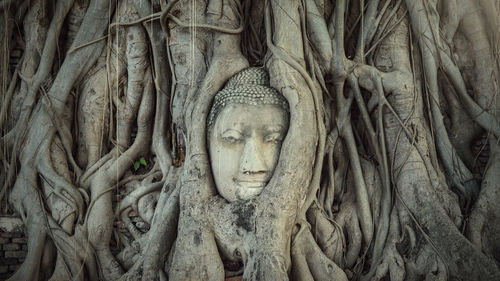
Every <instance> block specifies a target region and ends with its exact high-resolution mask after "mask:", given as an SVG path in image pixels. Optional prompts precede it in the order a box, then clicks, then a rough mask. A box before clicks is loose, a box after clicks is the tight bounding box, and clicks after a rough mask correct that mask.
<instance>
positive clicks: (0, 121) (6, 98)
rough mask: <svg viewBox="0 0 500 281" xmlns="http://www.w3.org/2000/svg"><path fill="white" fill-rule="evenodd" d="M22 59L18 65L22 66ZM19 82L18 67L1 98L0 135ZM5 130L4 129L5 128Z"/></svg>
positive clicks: (0, 146)
mask: <svg viewBox="0 0 500 281" xmlns="http://www.w3.org/2000/svg"><path fill="white" fill-rule="evenodd" d="M22 61H23V60H22V59H21V61H20V62H19V65H21V64H22ZM18 80H19V67H18V68H16V70H15V71H14V74H13V75H12V80H11V81H10V84H9V88H8V89H7V92H6V93H5V95H3V96H2V105H1V107H2V108H1V110H0V133H1V132H2V130H3V129H4V122H6V121H7V112H8V110H9V105H10V101H11V100H12V97H13V96H14V92H15V89H16V86H17V81H18ZM5 129H6V128H5ZM2 147H3V145H0V149H1V148H2Z"/></svg>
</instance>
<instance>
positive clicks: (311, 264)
mask: <svg viewBox="0 0 500 281" xmlns="http://www.w3.org/2000/svg"><path fill="white" fill-rule="evenodd" d="M293 262H295V264H293V272H292V276H293V278H294V280H295V279H296V280H332V279H333V280H345V281H347V276H346V275H345V273H344V271H342V269H341V268H340V267H339V266H338V265H337V264H335V263H334V262H332V261H331V260H330V259H329V258H328V257H327V256H325V255H324V254H323V252H322V251H321V249H320V247H318V245H317V244H316V243H315V240H314V237H313V235H312V233H311V230H310V229H309V227H308V226H306V225H303V226H301V229H300V230H299V232H298V233H297V234H296V236H295V238H294V239H293V242H292V263H293Z"/></svg>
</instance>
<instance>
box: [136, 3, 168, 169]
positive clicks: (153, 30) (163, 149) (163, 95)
mask: <svg viewBox="0 0 500 281" xmlns="http://www.w3.org/2000/svg"><path fill="white" fill-rule="evenodd" d="M133 4H134V6H135V8H136V10H137V11H138V12H139V14H140V16H141V17H143V18H144V17H146V16H147V15H148V14H149V13H150V11H152V7H151V5H150V4H149V2H145V1H139V0H134V1H133ZM144 27H145V28H146V31H147V32H148V35H149V39H150V41H151V49H152V55H153V56H152V57H153V70H154V72H153V73H154V77H153V78H154V82H155V87H156V92H157V94H156V111H155V121H154V128H153V145H152V150H153V152H154V153H155V154H156V156H157V157H158V162H159V163H160V169H161V171H162V173H163V177H164V178H166V177H167V173H168V171H169V169H170V167H171V166H172V157H171V152H170V149H169V148H168V143H167V140H168V132H167V128H168V123H169V114H170V111H169V110H167V108H169V105H170V99H171V98H170V96H171V94H173V93H174V90H175V89H174V87H173V86H174V83H173V82H174V81H173V80H175V78H174V77H173V73H172V71H171V69H170V68H169V65H170V64H171V63H172V61H171V58H170V57H169V55H168V53H169V50H168V48H169V47H168V46H169V42H168V38H167V37H166V36H165V33H163V32H162V30H161V25H160V23H159V22H158V21H155V22H153V23H148V24H145V25H144ZM165 46H167V48H165ZM165 61H168V62H169V63H168V64H167V63H165ZM171 86H172V89H169V88H170V87H171Z"/></svg>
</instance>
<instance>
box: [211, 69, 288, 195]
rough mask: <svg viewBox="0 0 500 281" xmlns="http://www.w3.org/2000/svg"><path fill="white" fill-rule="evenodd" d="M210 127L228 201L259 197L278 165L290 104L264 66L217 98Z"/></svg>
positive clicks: (216, 169) (216, 172)
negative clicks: (273, 83)
mask: <svg viewBox="0 0 500 281" xmlns="http://www.w3.org/2000/svg"><path fill="white" fill-rule="evenodd" d="M207 125H208V150H209V153H210V165H211V167H212V173H213V177H214V181H215V185H216V187H217V191H218V192H219V194H220V195H221V196H222V197H224V198H225V199H226V200H228V201H229V202H234V201H238V200H249V199H251V198H254V197H256V196H258V195H259V194H260V193H261V192H262V190H263V189H264V188H265V186H266V185H267V183H268V182H269V180H270V179H271V177H272V175H273V173H274V169H275V167H276V164H277V163H278V159H279V155H280V149H281V143H282V141H283V139H284V137H285V135H286V133H287V130H288V103H287V102H286V100H285V99H284V98H283V96H282V95H281V94H280V93H278V92H277V91H276V90H275V89H274V88H271V87H270V86H269V77H268V74H267V72H266V71H265V70H263V69H262V68H247V69H245V70H243V71H241V72H240V73H238V74H236V75H235V76H233V77H232V78H231V79H229V81H228V82H227V83H226V86H225V87H224V88H223V89H222V90H221V91H219V92H218V93H217V94H216V95H215V99H214V103H213V104H212V108H211V110H210V115H209V119H208V122H207Z"/></svg>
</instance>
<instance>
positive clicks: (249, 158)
mask: <svg viewBox="0 0 500 281" xmlns="http://www.w3.org/2000/svg"><path fill="white" fill-rule="evenodd" d="M268 171H269V167H267V165H266V161H265V157H264V151H263V147H262V143H259V141H258V140H256V139H255V138H250V139H249V140H248V141H246V142H245V146H244V147H243V152H242V154H241V159H240V172H241V173H243V174H245V175H255V174H266V173H267V172H268Z"/></svg>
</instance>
